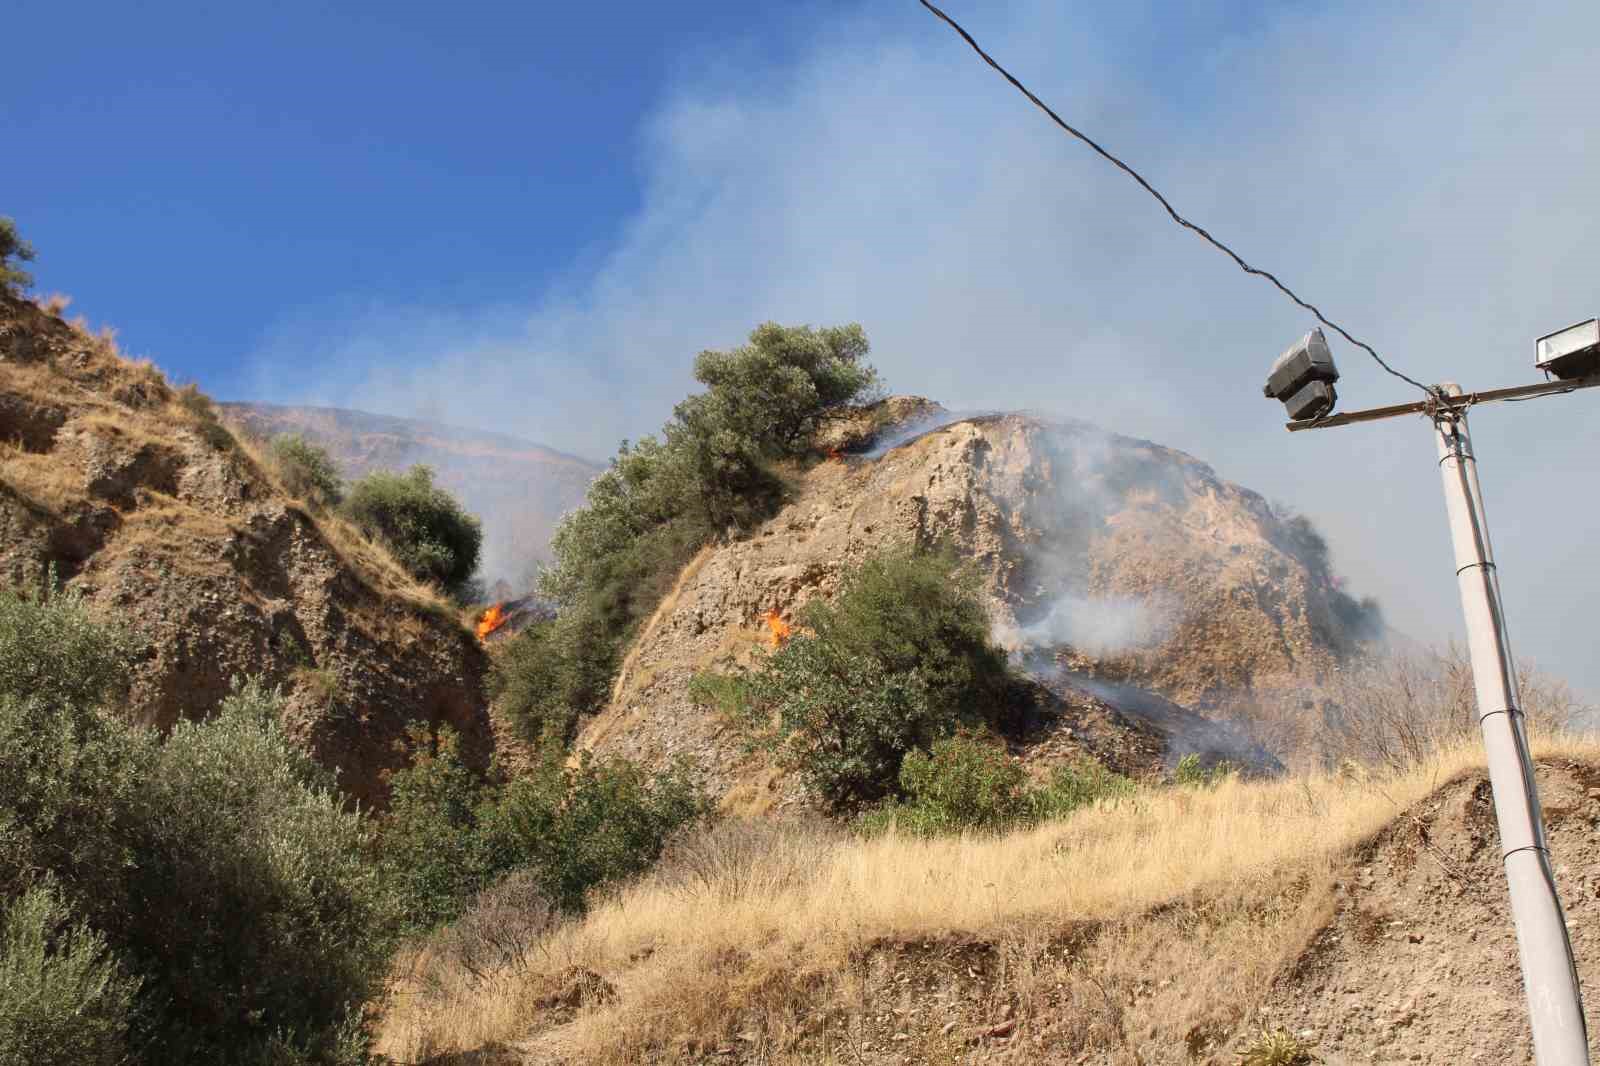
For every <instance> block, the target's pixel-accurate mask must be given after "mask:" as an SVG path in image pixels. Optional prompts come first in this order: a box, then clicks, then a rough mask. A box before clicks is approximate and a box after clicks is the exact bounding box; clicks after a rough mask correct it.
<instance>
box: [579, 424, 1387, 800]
mask: <svg viewBox="0 0 1600 1066" xmlns="http://www.w3.org/2000/svg"><path fill="white" fill-rule="evenodd" d="M823 446H824V448H832V449H833V450H834V452H835V458H834V459H832V460H830V461H827V462H823V463H821V464H820V465H817V466H815V467H813V468H811V469H810V470H808V471H806V472H805V473H804V474H803V475H801V476H800V477H799V478H798V481H797V483H796V484H795V486H794V488H793V491H792V496H791V500H790V502H789V503H788V505H787V506H785V507H784V508H783V510H782V511H781V512H780V513H778V514H777V515H776V516H775V517H773V518H772V519H771V520H770V521H768V522H767V523H765V524H764V525H763V526H761V527H760V528H758V529H757V530H756V531H755V532H754V533H753V534H752V535H751V536H749V537H748V538H746V539H743V540H740V541H737V542H734V543H730V544H726V545H722V546H719V547H714V548H708V549H707V550H705V551H703V552H702V553H701V554H700V556H698V557H697V558H696V559H695V560H694V561H693V562H692V563H690V565H689V566H688V567H687V568H686V569H685V570H684V572H683V574H682V576H681V577H680V579H679V581H678V584H677V587H676V588H675V589H674V590H673V592H672V593H671V595H670V596H669V597H668V598H667V599H666V600H665V601H664V602H663V604H662V605H661V607H660V609H659V610H658V612H657V613H656V616H655V617H654V618H653V619H651V621H650V622H649V623H648V625H647V626H646V627H645V628H644V629H643V631H642V632H641V634H640V636H639V638H638V639H637V641H636V642H635V644H634V646H633V648H632V650H631V651H630V653H629V655H628V657H627V660H626V663H625V665H624V667H623V670H622V672H621V674H620V676H619V678H618V680H617V683H616V685H615V688H614V691H613V698H612V700H611V703H610V706H609V707H608V709H607V710H606V711H605V712H604V713H603V714H601V715H599V716H598V717H597V718H596V719H595V720H594V721H592V722H590V723H589V724H588V725H587V727H586V728H585V729H584V730H583V732H582V735H581V736H580V738H579V744H580V746H582V747H584V748H588V749H592V750H595V751H598V752H601V753H605V754H618V755H625V756H627V757H629V758H633V759H636V760H642V761H644V762H645V763H647V764H651V765H662V764H664V763H666V762H667V761H669V760H671V759H673V758H675V757H677V756H687V757H689V758H690V759H691V760H693V761H695V762H697V763H699V764H700V765H702V766H703V767H706V768H707V769H708V770H709V772H710V784H711V787H712V788H713V790H714V791H716V792H717V793H719V794H721V795H723V796H725V797H728V798H729V800H730V802H731V803H733V804H734V805H736V806H740V807H745V808H749V809H763V808H764V807H766V806H770V805H771V804H772V803H781V802H783V801H784V799H785V798H787V794H786V793H785V790H784V788H783V786H782V785H781V784H780V783H779V782H778V779H777V777H776V775H775V774H773V773H772V772H771V771H770V769H768V768H767V767H765V766H764V764H762V763H761V762H760V760H759V759H755V758H752V757H748V756H746V755H745V754H744V753H743V751H742V749H741V746H740V742H739V739H738V737H737V736H735V735H734V734H733V733H732V731H731V730H730V729H729V728H728V727H727V726H726V724H725V723H724V722H722V721H721V720H720V719H718V718H717V717H716V716H715V715H714V714H711V713H709V712H706V711H704V710H702V709H700V708H699V707H697V706H695V705H694V703H693V702H692V701H691V700H690V699H689V698H688V694H687V687H688V683H689V680H690V679H691V678H692V677H693V675H694V674H695V672H696V671H699V670H703V669H706V668H719V669H728V668H736V667H738V666H740V665H742V664H747V663H749V662H750V661H751V660H752V659H753V658H754V656H756V655H758V654H760V653H761V648H762V647H763V646H764V645H765V642H766V641H767V639H768V633H767V629H766V626H765V625H764V624H763V622H762V618H763V616H764V615H765V613H766V612H768V611H771V610H775V611H777V612H779V614H780V615H781V616H783V617H784V618H785V619H786V620H793V619H794V617H795V614H796V612H797V610H798V609H799V608H800V607H801V606H802V605H804V604H805V603H806V602H807V601H808V600H809V599H811V598H812V597H815V596H828V595H830V594H831V593H832V592H833V591H834V590H835V589H836V588H837V586H838V583H839V580H840V578H841V576H842V575H843V574H844V573H845V572H846V571H847V570H848V568H849V567H851V566H852V565H854V564H856V563H858V562H860V561H861V560H862V559H864V558H866V557H867V556H869V555H870V554H871V553H873V552H874V551H877V550H879V549H880V548H882V547H883V546H885V545H887V544H891V543H896V542H914V543H919V544H934V543H938V542H948V543H951V544H953V545H954V546H955V547H956V548H957V549H958V550H959V551H960V552H961V554H963V555H964V556H967V557H970V558H971V559H973V560H974V561H975V563H976V564H977V566H978V567H979V569H980V570H981V572H982V575H983V578H984V583H985V588H986V591H987V594H988V598H989V602H990V607H991V613H992V615H993V617H994V620H995V623H996V627H997V631H998V632H999V633H1000V634H1001V636H1002V638H1003V639H1004V640H1005V641H1006V643H1008V644H1009V645H1010V646H1011V647H1013V648H1015V649H1017V650H1018V652H1019V655H1020V656H1022V659H1023V661H1026V662H1028V663H1030V664H1034V665H1035V666H1037V667H1038V668H1039V671H1040V674H1041V679H1042V680H1045V681H1047V682H1049V683H1050V684H1051V685H1052V687H1053V688H1056V689H1057V695H1058V696H1059V697H1060V698H1059V699H1058V700H1057V702H1056V705H1055V713H1056V718H1057V721H1058V724H1059V726H1060V729H1057V730H1055V731H1054V733H1055V734H1056V735H1060V734H1061V732H1062V730H1065V731H1066V732H1067V733H1069V734H1070V733H1071V732H1072V728H1073V722H1072V721H1071V716H1072V715H1074V714H1078V713H1081V712H1083V711H1084V710H1085V709H1086V708H1090V707H1091V706H1092V705H1093V704H1094V703H1095V701H1099V703H1100V704H1101V705H1105V704H1110V705H1111V706H1113V707H1115V708H1116V709H1118V710H1119V711H1121V712H1124V713H1125V714H1130V715H1132V716H1134V717H1137V718H1139V719H1140V721H1141V722H1143V723H1144V724H1145V725H1149V726H1152V727H1153V728H1155V729H1156V730H1157V731H1158V732H1161V733H1163V734H1164V735H1165V737H1166V742H1165V743H1164V744H1162V745H1161V748H1162V751H1161V752H1160V754H1159V755H1158V757H1157V762H1158V763H1159V761H1160V758H1161V757H1163V756H1171V757H1175V756H1176V755H1177V754H1182V753H1183V752H1184V751H1188V750H1203V751H1208V752H1215V753H1217V754H1227V755H1233V754H1236V752H1234V751H1231V750H1229V748H1230V744H1233V745H1236V744H1237V741H1232V742H1225V743H1222V744H1221V747H1220V748H1219V747H1218V745H1217V744H1216V743H1214V742H1213V741H1212V740H1204V739H1202V738H1203V736H1204V735H1209V736H1212V737H1215V736H1217V735H1218V734H1217V732H1216V730H1214V729H1212V727H1211V726H1210V725H1208V724H1207V723H1205V722H1204V721H1203V720H1196V719H1194V717H1193V716H1192V715H1190V714H1189V712H1188V711H1187V710H1185V707H1189V708H1194V707H1199V708H1203V707H1205V706H1207V705H1208V704H1210V703H1212V702H1215V701H1219V700H1225V699H1226V698H1227V697H1228V696H1229V695H1230V694H1232V693H1237V692H1240V691H1243V690H1247V689H1249V688H1250V687H1251V686H1252V685H1254V684H1256V683H1258V682H1260V681H1262V680H1263V679H1266V678H1270V677H1274V676H1283V675H1287V674H1289V673H1291V672H1293V671H1296V670H1308V669H1309V670H1312V671H1314V670H1315V669H1316V668H1318V667H1319V666H1320V665H1322V664H1331V663H1333V662H1334V661H1336V660H1337V659H1338V657H1339V656H1341V655H1342V654H1344V653H1345V652H1346V651H1348V650H1349V649H1350V648H1352V647H1354V646H1355V645H1356V644H1357V643H1358V642H1359V641H1360V640H1361V639H1362V638H1363V637H1364V636H1367V635H1368V634H1367V633H1366V632H1365V631H1364V628H1363V627H1364V626H1365V625H1366V624H1367V623H1368V621H1369V619H1368V618H1367V616H1366V614H1365V613H1364V612H1363V610H1362V609H1361V607H1360V606H1359V605H1357V604H1356V603H1354V601H1352V600H1350V599H1349V597H1348V596H1345V595H1344V594H1343V593H1342V592H1341V591H1339V589H1338V583H1337V581H1336V580H1335V578H1334V575H1333V574H1332V573H1331V572H1330V570H1329V567H1328V562H1327V558H1326V548H1325V547H1324V546H1321V545H1320V544H1319V543H1318V542H1317V541H1316V539H1315V537H1314V534H1313V535H1310V536H1308V535H1307V533H1306V531H1305V528H1304V527H1303V526H1300V525H1297V524H1296V523H1294V522H1292V521H1287V520H1285V519H1284V518H1283V517H1281V516H1279V515H1277V514H1275V513H1274V512H1273V511H1272V509H1271V508H1270V507H1268V505H1267V504H1266V502H1265V501H1264V500H1262V498H1261V497H1260V496H1258V495H1256V494H1255V493H1253V492H1250V491H1249V490H1247V489H1244V488H1241V487H1239V486H1237V485H1234V484H1231V483H1229V482H1227V481H1224V480H1223V479H1221V478H1219V477H1218V476H1217V475H1216V473H1215V472H1214V471H1213V470H1212V469H1211V468H1210V467H1209V466H1207V465H1206V464H1204V463H1202V462H1200V461H1198V460H1196V459H1193V458H1191V457H1190V456H1187V455H1184V454H1183V453H1181V452H1176V451H1173V450H1171V449H1168V448H1163V447H1161V446H1160V445H1156V444H1151V443H1149V442H1146V441H1139V440H1133V439H1130V438H1127V437H1121V436H1117V435H1115V434H1110V433H1106V432H1104V431H1102V430H1099V429H1097V428H1095V427H1092V426H1089V425H1086V424H1083V423H1076V422H1059V421H1054V422H1051V421H1044V420H1042V419H1038V418H1033V417H1029V416H1025V415H994V416H986V417H978V418H970V419H963V420H955V418H954V416H951V415H948V414H945V413H943V412H942V410H941V409H940V408H938V407H937V405H933V404H930V403H928V402H927V401H923V400H918V399H915V398H897V399H894V400H890V401H885V403H883V404H881V405H879V406H877V407H874V408H870V409H865V410H862V411H859V412H855V413H853V414H852V415H851V416H850V417H848V418H845V419H842V420H841V421H840V422H839V423H838V424H836V425H835V426H833V427H831V428H830V429H829V430H828V431H827V433H825V435H824V437H823ZM1063 680H1066V681H1070V682H1071V684H1068V685H1064V686H1063V685H1059V684H1057V682H1061V681H1063ZM1119 690H1121V691H1124V692H1127V693H1132V694H1133V695H1134V697H1135V698H1133V699H1123V698H1120V697H1119V696H1118V695H1117V692H1118V691H1119ZM1141 692H1143V693H1153V694H1155V695H1157V696H1160V697H1164V699H1163V700H1161V701H1155V702H1152V701H1151V700H1149V699H1145V698H1142V697H1139V696H1138V694H1139V693H1141ZM1168 701H1171V702H1168ZM1157 704H1159V706H1160V707H1161V708H1162V709H1163V713H1164V714H1165V720H1162V719H1163V714H1155V715H1150V714H1141V713H1139V712H1140V708H1141V707H1144V708H1149V707H1152V706H1156V705H1157ZM1185 715H1188V716H1189V717H1185ZM1069 746H1070V745H1069ZM1079 746H1080V747H1082V748H1085V749H1087V750H1093V745H1088V744H1085V745H1079ZM1095 753H1096V754H1101V753H1100V752H1095Z"/></svg>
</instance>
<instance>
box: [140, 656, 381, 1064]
mask: <svg viewBox="0 0 1600 1066" xmlns="http://www.w3.org/2000/svg"><path fill="white" fill-rule="evenodd" d="M281 712H282V700H281V697H280V695H279V694H278V693H277V692H276V691H273V690H268V689H266V688H263V687H262V686H261V685H259V684H256V683H246V684H244V685H242V686H239V687H236V689H235V691H234V692H233V694H232V695H230V696H229V697H228V698H227V699H225V700H224V701H223V703H222V706H221V708H220V709H219V711H218V713H217V715H216V716H215V717H214V718H212V719H211V720H209V721H207V722H204V723H196V722H180V723H178V725H177V726H175V727H174V728H173V731H172V733H171V735H170V736H169V737H168V738H167V740H166V742H165V743H164V744H160V745H158V746H156V747H154V749H153V750H152V752H151V760H150V765H149V767H148V771H147V777H146V781H145V787H144V788H143V789H142V790H141V795H140V801H141V802H140V807H139V810H138V811H137V824H136V833H137V835H136V837H135V841H136V844H135V847H136V851H137V855H138V858H139V867H138V869H136V870H135V871H132V872H130V875H129V885H130V889H131V893H130V895H131V898H132V899H133V900H135V901H137V917H136V919H135V920H134V921H133V922H131V923H130V925H129V927H128V929H127V930H125V931H124V932H123V933H122V934H121V939H122V941H123V943H125V944H126V949H125V950H126V952H127V955H128V958H129V959H130V960H133V961H135V962H136V963H137V964H138V965H139V972H141V973H142V974H143V975H144V976H145V978H146V994H147V995H148V997H149V1001H150V1007H151V1009H152V1012H153V1013H154V1016H155V1017H157V1018H159V1019H160V1030H159V1032H160V1039H159V1040H158V1041H157V1046H160V1047H162V1048H164V1052H163V1054H164V1057H165V1061H190V1062H225V1061H229V1060H230V1058H231V1057H235V1056H237V1057H238V1058H239V1059H241V1060H242V1059H244V1058H245V1056H244V1055H243V1054H242V1053H241V1052H242V1051H243V1049H246V1048H252V1047H256V1048H259V1047H265V1046H269V1045H272V1044H274V1043H275V1044H277V1045H279V1046H281V1047H286V1048H287V1047H295V1048H299V1049H300V1050H301V1051H302V1052H303V1053H305V1054H309V1055H312V1056H313V1058H317V1057H326V1056H327V1055H328V1054H329V1053H330V1052H332V1051H333V1050H335V1049H336V1048H337V1046H338V1042H339V1040H340V1038H341V1033H342V1027H343V1025H344V1023H345V1021H346V1016H347V1015H348V1013H349V1012H350V1010H351V1009H352V1008H353V1007H354V1006H356V1005H358V1004H359V1003H361V1002H362V1001H364V1000H365V999H366V998H367V997H368V996H369V995H370V994H371V993H372V992H373V991H374V990H375V988H376V982H377V980H378V979H379V978H380V976H381V974H382V972H383V967H384V964H385V961H386V958H387V949H388V947H389V941H388V938H387V936H386V930H387V928H388V923H389V919H390V913H389V908H390V896H389V891H388V889H387V887H386V886H385V885H384V884H383V882H382V879H381V874H382V872H381V870H380V869H379V867H378V865H377V864H376V863H375V862H374V861H373V853H374V849H373V833H372V826H371V824H370V823H369V822H368V821H367V820H366V819H365V818H363V817H361V816H359V815H358V814H357V813H355V812H353V811H351V810H350V809H348V807H347V806H346V804H345V802H344V800H343V799H342V798H341V797H340V796H339V795H338V793H336V792H335V791H334V788H333V781H332V778H331V777H330V776H329V775H328V774H327V773H326V772H325V771H323V770H322V769H321V768H320V767H318V766H317V765H316V764H314V763H312V762H311V761H310V759H308V758H307V757H306V756H305V755H304V754H303V753H302V752H301V751H300V750H299V749H298V748H296V747H295V746H294V744H293V743H292V742H291V741H290V740H289V738H288V736H287V735H286V734H285V733H284V731H283V728H282V726H281V725H280V724H279V716H280V714H281Z"/></svg>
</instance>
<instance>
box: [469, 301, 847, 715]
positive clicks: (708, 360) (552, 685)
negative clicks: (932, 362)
mask: <svg viewBox="0 0 1600 1066" xmlns="http://www.w3.org/2000/svg"><path fill="white" fill-rule="evenodd" d="M866 355H867V340H866V335H865V334H864V333H863V332H862V330H861V327H860V326H855V325H849V326H839V327H832V328H825V329H812V328H810V327H808V326H801V327H784V326H778V325H774V324H772V323H767V324H765V325H763V326H760V327H758V328H757V329H756V330H755V331H754V332H752V333H751V334H750V340H749V343H747V344H745V345H743V346H741V347H739V348H735V349H733V350H731V351H706V352H702V353H700V356H699V357H698V358H697V359H696V360H695V379H696V380H697V381H699V382H700V383H701V384H702V385H704V386H705V387H706V388H705V390H704V391H703V392H700V393H697V394H695V395H693V396H690V397H689V398H687V399H685V400H684V401H683V402H682V403H680V404H678V405H677V407H676V408H675V409H674V411H673V416H672V419H671V420H670V421H669V422H668V423H667V425H666V426H665V427H664V428H663V430H662V433H661V434H660V436H659V437H655V436H647V437H645V438H644V439H642V440H640V441H638V442H636V443H630V442H627V441H624V442H623V444H622V446H621V447H620V448H619V449H618V450H617V455H616V457H615V458H613V459H612V461H611V466H610V468H609V469H608V470H606V471H605V472H604V473H603V474H601V475H600V476H599V477H598V478H596V479H595V481H594V483H593V484H592V485H591V486H590V488H589V494H588V497H587V499H586V500H585V501H584V505H583V506H582V507H580V508H579V509H577V510H576V511H573V512H572V513H570V514H568V515H567V516H566V517H565V518H564V519H562V521H561V524H560V525H559V526H558V527H557V529H556V533H555V536H554V538H553V539H552V542H551V551H552V554H553V555H554V558H555V561H554V564H553V565H552V566H551V567H549V568H548V569H547V570H545V571H544V573H543V574H542V575H541V577H540V582H539V586H540V592H541V594H542V595H544V596H547V597H549V598H550V599H551V600H553V601H554V602H555V603H556V604H557V605H558V607H559V609H560V613H559V615H558V617H557V618H556V620H555V621H554V622H553V623H551V624H550V625H549V626H548V627H543V628H540V629H535V630H530V631H527V632H525V633H524V634H523V635H522V636H520V637H519V638H517V640H516V641H512V642H511V644H512V645H513V646H515V645H516V644H518V643H521V644H522V645H523V648H522V651H521V653H516V652H510V649H508V654H505V655H504V656H502V657H501V658H500V660H499V662H498V663H497V665H496V668H495V677H494V686H495V691H496V692H497V693H498V703H499V706H500V707H501V708H503V709H504V710H505V712H506V713H507V714H508V716H509V717H510V718H511V719H512V721H514V722H516V723H517V724H518V726H519V728H520V729H521V731H522V733H523V735H524V736H526V737H528V738H530V739H534V740H540V741H545V740H549V739H552V738H555V739H561V740H564V739H566V738H568V737H569V736H570V733H571V729H572V724H573V723H574V722H575V721H576V720H577V718H578V717H579V716H580V715H582V714H585V713H589V712H592V711H594V710H596V709H597V708H598V707H599V706H600V705H601V704H602V703H603V702H604V700H605V698H606V695H607V693H609V691H610V687H611V680H612V677H613V676H614V675H615V673H616V669H617V665H618V663H619V661H620V658H621V653H622V648H623V647H624V645H625V644H626V643H627V641H628V640H629V639H630V637H631V636H632V634H633V632H634V631H635V629H636V627H637V626H638V625H639V624H640V623H641V622H643V621H644V620H645V619H646V618H648V617H649V616H650V613H651V612H652V611H653V610H655V607H656V605H657V604H658V603H659V602H660V601H661V598H662V596H664V595H665V594H666V592H667V591H668V589H670V588H671V587H672V583H673V581H674V579H675V578H676V576H677V574H678V572H679V571H680V570H681V569H682V567H683V565H684V564H685V563H686V562H688V561H689V559H691V558H692V557H693V556H694V554H695V552H697V551H698V550H700V548H702V547H704V546H705V545H706V544H707V543H708V542H710V541H712V540H714V539H716V538H717V537H722V536H729V535H737V534H738V533H740V532H741V531H743V530H746V529H749V528H750V527H751V526H753V525H754V524H756V523H758V522H760V521H762V520H763V519H765V518H766V517H767V516H768V515H770V514H771V513H772V512H773V511H774V510H775V508H776V507H777V505H778V503H779V501H780V500H781V497H782V491H783V480H782V477H781V476H780V475H779V473H778V472H777V470H778V464H781V463H782V462H784V461H786V460H795V459H798V458H801V457H803V456H805V455H807V454H808V453H809V451H810V448H811V436H812V433H813V432H814V430H815V429H816V426H817V423H818V420H819V419H820V418H821V417H822V416H823V415H825V414H826V413H827V412H828V411H830V410H833V409H835V408H837V407H839V406H841V405H843V404H847V403H851V402H854V401H858V400H861V399H863V398H865V397H868V396H870V395H872V394H873V392H874V390H875V389H876V388H877V386H878V376H877V372H876V371H875V370H874V369H873V368H872V366H871V365H870V364H869V363H867V362H866Z"/></svg>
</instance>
